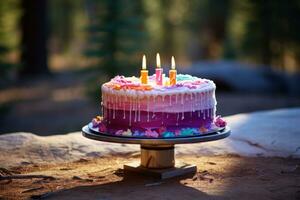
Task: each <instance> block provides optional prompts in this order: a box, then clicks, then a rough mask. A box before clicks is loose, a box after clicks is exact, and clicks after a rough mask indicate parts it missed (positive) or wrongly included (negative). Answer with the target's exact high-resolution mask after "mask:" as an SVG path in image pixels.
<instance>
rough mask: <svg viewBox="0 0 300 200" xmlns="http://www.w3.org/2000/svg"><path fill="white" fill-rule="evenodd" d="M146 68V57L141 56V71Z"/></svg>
mask: <svg viewBox="0 0 300 200" xmlns="http://www.w3.org/2000/svg"><path fill="white" fill-rule="evenodd" d="M146 68H147V67H146V56H145V55H143V63H142V69H144V70H145V69H146Z"/></svg>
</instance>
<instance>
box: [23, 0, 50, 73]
mask: <svg viewBox="0 0 300 200" xmlns="http://www.w3.org/2000/svg"><path fill="white" fill-rule="evenodd" d="M21 7H22V11H23V16H22V18H21V32H22V40H21V49H22V52H21V62H22V67H21V69H20V73H19V74H20V76H21V77H22V76H27V75H32V76H35V75H40V74H49V69H48V64H47V53H48V52H47V27H48V26H47V25H48V23H47V22H48V20H47V0H22V3H21Z"/></svg>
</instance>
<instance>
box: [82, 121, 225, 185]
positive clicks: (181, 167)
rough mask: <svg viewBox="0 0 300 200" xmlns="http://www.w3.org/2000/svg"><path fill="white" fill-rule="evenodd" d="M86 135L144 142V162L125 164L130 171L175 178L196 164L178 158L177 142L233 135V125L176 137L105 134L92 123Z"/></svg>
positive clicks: (185, 142) (185, 173) (101, 138)
mask: <svg viewBox="0 0 300 200" xmlns="http://www.w3.org/2000/svg"><path fill="white" fill-rule="evenodd" d="M82 134H83V136H84V137H87V138H89V139H93V140H99V141H104V142H114V143H126V144H139V145H140V146H141V161H140V163H130V164H127V165H124V171H125V172H126V173H129V172H130V173H139V174H143V175H150V176H152V177H156V178H159V179H166V178H172V177H176V176H181V175H187V174H194V173H195V172H196V171H197V167H196V166H195V165H191V164H186V163H178V162H175V153H174V148H175V144H190V143H198V142H209V141H214V140H220V139H223V138H226V137H228V136H229V135H230V128H229V127H225V128H222V129H219V130H216V131H214V132H210V133H209V134H205V135H199V136H189V137H176V138H140V137H125V136H113V135H108V134H103V133H100V132H97V131H95V130H94V129H92V128H91V127H90V126H89V125H86V126H84V127H83V128H82Z"/></svg>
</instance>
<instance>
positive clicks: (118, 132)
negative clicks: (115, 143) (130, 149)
mask: <svg viewBox="0 0 300 200" xmlns="http://www.w3.org/2000/svg"><path fill="white" fill-rule="evenodd" d="M123 132H124V131H123V130H118V131H117V132H116V133H115V135H118V136H120V135H122V134H123Z"/></svg>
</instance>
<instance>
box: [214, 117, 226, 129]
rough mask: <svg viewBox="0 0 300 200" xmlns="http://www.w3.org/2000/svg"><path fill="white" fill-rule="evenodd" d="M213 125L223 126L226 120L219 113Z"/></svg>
mask: <svg viewBox="0 0 300 200" xmlns="http://www.w3.org/2000/svg"><path fill="white" fill-rule="evenodd" d="M215 125H216V126H217V127H225V126H226V125H227V122H226V121H225V120H224V119H223V118H222V117H221V116H220V115H219V116H217V117H216V119H215Z"/></svg>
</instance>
